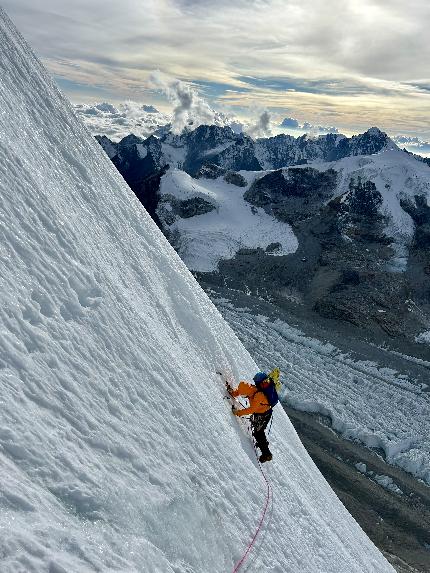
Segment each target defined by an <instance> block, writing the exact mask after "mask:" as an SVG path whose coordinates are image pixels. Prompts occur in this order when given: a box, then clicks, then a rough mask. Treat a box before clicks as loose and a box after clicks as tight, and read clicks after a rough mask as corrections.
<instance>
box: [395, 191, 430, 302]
mask: <svg viewBox="0 0 430 573" xmlns="http://www.w3.org/2000/svg"><path fill="white" fill-rule="evenodd" d="M401 206H402V208H403V209H404V210H405V211H406V212H407V213H408V214H409V215H410V216H411V217H412V219H413V221H414V223H415V235H414V240H413V242H412V245H411V251H410V257H409V262H408V268H407V276H408V278H409V283H410V285H411V288H410V295H411V298H413V300H415V301H418V302H420V303H421V304H423V305H425V306H426V307H427V308H428V310H429V311H430V207H429V206H428V205H427V200H426V197H424V196H422V195H415V197H414V202H412V201H406V200H403V201H402V202H401Z"/></svg>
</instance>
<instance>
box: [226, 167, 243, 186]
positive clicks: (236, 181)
mask: <svg viewBox="0 0 430 573" xmlns="http://www.w3.org/2000/svg"><path fill="white" fill-rule="evenodd" d="M224 180H225V181H226V182H227V183H230V185H236V187H246V186H247V182H246V179H245V177H244V176H243V175H241V174H240V173H236V172H235V171H228V172H227V173H226V174H225V175H224Z"/></svg>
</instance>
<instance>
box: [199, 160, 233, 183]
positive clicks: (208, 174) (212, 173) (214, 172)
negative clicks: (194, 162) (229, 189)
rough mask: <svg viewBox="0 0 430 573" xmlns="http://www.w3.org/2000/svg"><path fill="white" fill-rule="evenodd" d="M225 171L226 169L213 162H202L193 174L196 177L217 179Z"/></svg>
mask: <svg viewBox="0 0 430 573" xmlns="http://www.w3.org/2000/svg"><path fill="white" fill-rule="evenodd" d="M225 173H226V170H225V169H224V168H223V167H220V166H219V165H216V164H215V163H204V164H203V165H202V166H201V167H200V169H199V170H198V171H197V173H196V174H195V178H196V179H201V178H204V179H218V177H222V176H223V175H224V174H225Z"/></svg>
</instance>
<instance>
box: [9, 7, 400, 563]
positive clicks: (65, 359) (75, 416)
mask: <svg viewBox="0 0 430 573" xmlns="http://www.w3.org/2000/svg"><path fill="white" fill-rule="evenodd" d="M0 42H1V45H2V50H1V52H0V72H1V76H2V81H1V83H0V110H1V113H0V200H1V209H0V233H1V251H0V259H1V261H0V263H1V266H0V268H1V275H0V281H1V293H2V305H1V307H0V332H1V337H0V401H1V407H2V417H1V421H0V570H1V571H2V573H3V572H4V573H16V572H17V571H25V572H26V573H29V572H41V571H49V573H64V572H66V571H67V572H69V571H79V572H80V573H81V572H82V573H86V572H93V571H98V572H100V571H116V572H118V571H119V572H124V573H125V572H127V573H132V572H134V571H136V572H138V571H145V573H146V572H149V573H164V572H165V573H203V572H205V573H206V572H208V571H210V572H211V573H218V572H219V573H221V572H225V571H229V570H232V569H233V566H234V563H236V562H237V561H238V560H239V559H240V557H241V556H242V555H243V552H244V550H245V548H246V546H247V544H248V543H249V538H250V535H251V534H252V532H253V531H254V530H255V527H256V523H257V516H258V515H259V512H260V511H261V507H262V504H263V501H264V482H263V480H262V476H261V474H260V471H259V469H258V466H257V464H256V461H255V455H254V450H253V447H252V445H251V443H250V441H249V439H248V436H247V435H246V434H244V433H243V432H242V431H241V429H240V426H239V425H238V423H237V421H236V419H234V418H233V417H232V415H231V413H230V412H229V407H228V405H226V403H225V402H224V401H223V400H222V396H223V388H222V385H221V384H220V382H219V381H218V380H217V379H216V375H215V374H214V372H215V370H216V369H219V368H221V369H224V370H226V371H230V372H231V375H232V376H233V377H234V378H235V379H236V380H237V379H239V378H242V377H246V378H249V377H250V376H251V375H252V374H253V373H254V372H255V370H256V369H257V366H256V364H255V363H254V362H253V360H252V359H251V357H250V355H249V354H248V352H247V351H246V350H245V349H244V347H243V346H242V344H241V343H240V342H239V340H238V339H237V338H236V336H235V335H234V334H233V332H232V330H231V329H230V328H229V327H228V325H227V324H226V322H225V321H224V320H223V319H222V317H221V316H220V314H219V313H218V311H217V310H216V309H215V307H214V306H213V305H212V303H211V302H210V301H209V299H208V298H207V297H206V295H205V294H204V293H203V291H202V290H201V289H200V287H199V286H198V285H197V283H196V282H195V281H194V279H193V277H192V276H191V274H190V273H189V272H188V270H187V269H186V267H185V265H184V264H183V263H182V262H181V260H180V259H179V257H178V256H177V255H176V254H175V252H174V251H173V249H172V248H171V247H170V245H169V244H168V243H167V241H166V240H165V238H164V237H163V236H162V234H161V233H160V232H159V230H158V229H157V228H156V226H155V224H154V223H153V222H152V221H151V219H150V217H149V216H148V215H147V213H146V212H145V211H144V210H143V208H142V207H141V205H140V204H139V203H138V201H137V199H136V198H135V197H134V196H133V194H132V192H131V191H130V189H129V188H128V187H127V186H126V185H125V183H124V181H123V179H122V178H121V177H120V175H119V174H118V173H117V171H116V170H115V168H114V167H113V165H112V164H111V163H110V161H109V159H108V157H107V156H106V155H105V154H104V152H103V151H102V149H101V148H100V146H99V145H98V144H97V142H96V141H95V140H93V139H92V137H91V136H90V134H89V133H88V132H87V130H86V129H85V128H84V127H83V126H82V125H81V124H80V123H79V121H77V120H76V118H75V117H74V115H73V112H72V110H71V107H70V105H69V104H68V103H67V102H66V101H65V99H64V98H63V96H62V95H61V94H60V93H59V91H58V90H57V88H56V87H55V85H54V84H53V82H52V80H51V79H50V78H49V76H48V74H47V73H46V71H45V70H44V68H43V67H42V66H41V64H40V63H39V62H38V60H37V59H36V58H35V56H34V55H33V53H32V52H31V49H30V48H29V47H28V46H27V44H26V43H25V41H24V40H23V39H22V38H21V37H20V35H19V34H18V32H17V31H16V29H15V28H14V27H13V25H12V24H11V22H10V21H9V20H8V18H7V16H6V15H5V13H4V12H3V11H2V10H1V9H0ZM271 439H272V445H273V450H274V454H275V459H276V463H273V464H272V465H271V466H269V468H268V474H269V479H270V481H271V484H272V488H273V492H274V503H273V510H272V513H271V519H270V520H268V521H267V522H266V523H265V524H264V532H263V535H265V537H262V538H261V539H264V544H263V543H260V544H259V545H257V547H256V548H255V552H254V553H253V554H252V556H251V559H250V562H249V563H248V564H247V566H248V565H249V567H248V570H249V571H251V570H255V571H271V572H272V573H283V572H284V571H287V570H293V571H300V572H302V573H307V572H309V573H310V572H312V573H317V572H318V573H324V572H325V573H336V572H338V573H344V572H345V571H348V572H352V573H354V572H356V573H362V572H363V571H366V572H375V573H381V572H383V571H387V572H388V571H393V569H392V567H391V566H390V565H389V564H388V563H387V562H386V561H385V559H384V558H383V557H382V555H381V554H380V553H379V552H378V551H377V549H376V548H375V547H374V545H373V544H372V543H371V542H370V541H369V539H368V538H367V537H366V536H365V535H364V533H363V532H362V530H361V529H360V528H359V526H358V525H357V524H356V522H355V521H354V520H353V519H352V518H351V516H350V515H349V514H348V513H347V512H346V510H345V508H344V507H343V506H342V504H341V503H340V502H339V501H338V500H337V498H336V497H335V495H334V494H333V492H332V491H331V489H330V488H329V487H328V485H327V483H326V482H325V480H324V479H323V478H322V476H321V474H320V473H319V472H318V470H317V469H316V467H315V466H314V464H313V463H312V461H311V460H310V458H309V456H308V455H307V454H306V452H305V450H304V449H303V447H302V445H301V443H300V442H299V440H298V438H297V436H296V434H295V432H294V430H293V428H292V426H291V424H290V422H289V420H288V418H287V416H286V415H285V414H284V413H283V412H282V410H281V409H279V410H278V411H277V414H276V424H275V425H274V426H273V429H272V434H271Z"/></svg>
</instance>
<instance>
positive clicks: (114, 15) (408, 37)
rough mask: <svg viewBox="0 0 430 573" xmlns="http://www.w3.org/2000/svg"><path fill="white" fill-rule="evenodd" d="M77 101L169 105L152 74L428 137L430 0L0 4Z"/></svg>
mask: <svg viewBox="0 0 430 573" xmlns="http://www.w3.org/2000/svg"><path fill="white" fill-rule="evenodd" d="M2 5H3V6H4V8H5V9H6V11H7V12H8V14H9V16H10V17H11V18H12V19H13V20H14V22H15V24H16V25H17V26H18V28H19V29H20V31H21V32H22V33H23V35H24V36H25V37H26V39H27V40H28V41H29V42H30V43H31V45H32V46H33V48H34V49H35V51H36V53H37V54H38V55H39V56H40V57H41V58H42V60H43V62H44V63H45V65H46V66H47V67H48V68H49V70H50V71H51V72H52V73H53V74H54V76H55V78H56V80H57V81H58V83H59V84H60V86H61V88H62V89H63V91H65V93H66V94H67V95H68V96H69V98H70V99H71V100H72V101H74V102H88V101H113V102H120V101H124V100H126V99H128V98H130V99H133V100H136V101H142V102H144V103H149V104H156V105H158V106H161V107H163V106H164V109H165V110H167V108H168V103H167V100H165V99H163V96H162V95H161V93H160V92H159V91H158V90H157V89H155V87H154V85H153V83H151V82H150V81H149V77H150V75H151V73H152V72H153V71H154V70H160V71H161V72H163V73H164V74H168V75H169V76H172V77H174V78H178V79H181V80H183V81H185V82H191V83H193V84H194V85H195V86H196V87H197V89H199V90H200V92H201V94H202V95H203V96H204V97H205V98H206V99H207V100H208V101H209V102H210V104H211V105H212V106H215V107H216V108H217V109H224V110H234V112H235V113H236V114H238V115H241V116H246V115H250V114H252V113H254V112H255V110H256V109H266V108H267V109H268V110H269V111H271V113H272V114H273V117H277V116H279V118H280V119H282V117H292V118H296V119H297V120H298V121H299V122H301V123H303V122H310V123H312V124H320V125H331V126H336V127H338V128H339V130H340V131H342V132H346V133H348V132H357V131H360V130H363V129H367V128H368V127H370V126H373V125H377V126H378V127H381V128H382V129H385V130H386V131H388V132H389V133H391V134H396V133H402V134H405V135H411V136H418V137H420V138H422V139H426V140H427V141H428V140H430V113H429V112H430V65H429V61H430V34H429V32H428V28H429V24H430V0H408V1H407V2H406V1H404V0H121V1H118V0H115V1H113V0H69V1H68V2H63V1H59V0H38V1H37V2H35V1H34V0H3V3H2Z"/></svg>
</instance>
